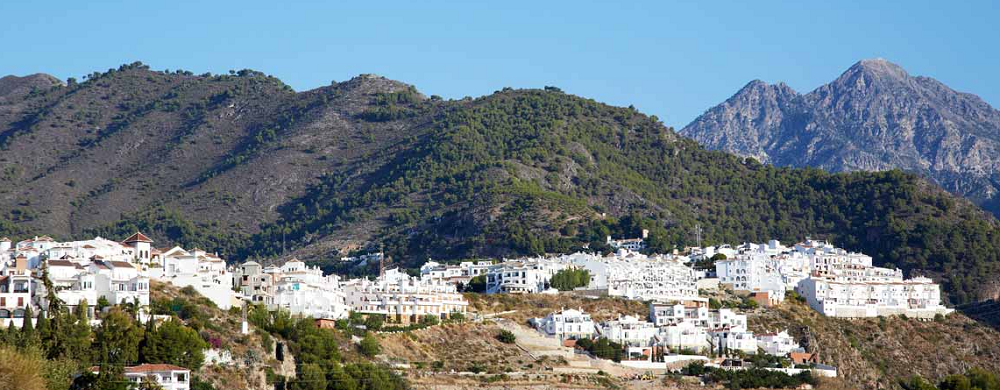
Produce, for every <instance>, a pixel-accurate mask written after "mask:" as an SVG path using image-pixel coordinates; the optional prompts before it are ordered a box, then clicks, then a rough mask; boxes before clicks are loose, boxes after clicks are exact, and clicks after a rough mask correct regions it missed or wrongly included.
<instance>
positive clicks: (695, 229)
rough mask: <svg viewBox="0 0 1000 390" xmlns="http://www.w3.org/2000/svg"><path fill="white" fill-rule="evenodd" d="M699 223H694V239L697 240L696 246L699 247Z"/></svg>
mask: <svg viewBox="0 0 1000 390" xmlns="http://www.w3.org/2000/svg"><path fill="white" fill-rule="evenodd" d="M701 232H702V230H701V224H700V223H698V224H695V225H694V239H695V241H697V242H698V247H699V248H701Z"/></svg>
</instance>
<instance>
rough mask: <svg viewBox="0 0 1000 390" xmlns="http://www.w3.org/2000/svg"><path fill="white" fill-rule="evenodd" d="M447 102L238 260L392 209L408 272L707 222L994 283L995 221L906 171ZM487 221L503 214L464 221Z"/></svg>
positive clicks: (613, 111)
mask: <svg viewBox="0 0 1000 390" xmlns="http://www.w3.org/2000/svg"><path fill="white" fill-rule="evenodd" d="M449 104H450V103H447V102H442V103H439V105H444V106H447V109H443V108H440V107H438V106H435V105H427V106H426V107H427V108H424V109H425V110H429V112H435V110H439V112H441V113H440V114H439V115H438V116H437V117H436V119H435V120H434V121H433V122H431V123H430V124H428V125H427V126H430V127H431V128H433V129H434V131H433V132H432V133H430V134H429V135H428V136H427V137H423V138H411V139H410V140H409V141H408V142H409V144H407V145H406V151H405V152H401V153H400V154H398V155H397V156H396V157H395V158H394V159H391V160H388V162H387V165H385V166H382V167H381V168H379V169H378V170H376V171H375V172H376V174H372V175H361V176H347V175H341V174H333V175H329V176H325V177H323V178H322V179H321V183H320V184H318V185H316V186H315V187H313V188H311V189H310V190H309V191H307V193H306V194H305V195H304V196H303V197H301V198H299V199H296V200H294V201H292V202H291V203H290V204H289V205H288V206H287V207H284V208H283V209H282V217H281V218H279V220H278V221H276V222H275V223H274V224H271V225H267V226H265V227H264V228H263V229H262V231H261V232H260V233H259V234H257V235H255V236H254V237H253V239H252V240H250V242H251V244H250V245H249V246H248V247H246V248H244V249H242V250H241V251H240V252H239V253H240V256H239V257H253V256H273V255H275V254H277V252H276V250H278V249H280V247H281V246H280V245H277V244H276V243H280V242H281V240H282V239H283V238H284V239H286V240H287V241H288V242H291V243H292V245H304V244H306V242H307V240H308V238H309V237H314V236H316V235H320V236H322V235H325V234H332V233H333V232H336V231H340V229H345V228H347V227H348V226H350V225H351V224H354V223H359V222H361V221H366V220H369V219H371V218H373V216H374V215H376V214H379V213H382V212H386V213H390V214H391V215H394V216H396V217H393V218H394V222H395V223H394V224H393V225H392V226H391V227H390V228H388V229H386V230H383V231H380V236H379V237H377V238H376V239H377V240H378V241H379V243H380V245H381V246H382V247H383V248H385V252H386V253H387V255H389V256H390V257H392V258H394V259H397V261H402V262H403V263H404V265H416V264H419V263H421V262H422V261H423V260H425V259H426V258H428V257H430V256H432V255H433V256H434V258H436V259H461V258H477V257H488V256H504V255H516V254H525V255H532V254H542V253H546V252H567V251H571V250H574V249H578V248H580V246H581V245H583V244H590V247H591V248H592V249H601V248H603V241H604V237H605V236H607V235H614V236H624V237H635V236H638V235H639V233H640V231H641V229H648V230H649V231H650V237H649V239H648V240H647V241H648V243H649V245H650V248H651V250H653V251H667V250H671V249H673V248H674V247H677V246H682V245H691V244H693V243H694V237H693V235H692V234H691V231H692V229H693V228H694V226H695V225H696V224H700V225H701V226H702V227H704V228H705V232H704V237H705V243H706V244H712V243H720V242H742V241H746V240H753V241H763V240H766V239H769V238H778V239H781V240H785V241H793V240H799V239H802V238H803V236H804V235H806V234H810V235H812V236H813V237H825V238H827V239H830V240H832V241H834V242H835V243H836V244H838V245H840V246H843V247H846V248H848V249H852V250H859V251H864V252H865V253H868V254H871V255H872V256H873V257H874V258H875V259H876V262H877V263H878V264H881V265H892V266H897V267H900V268H902V269H903V270H904V271H906V272H909V273H931V274H941V275H947V280H945V285H946V287H947V291H949V292H950V294H951V298H952V299H953V300H954V301H956V302H966V301H970V300H973V299H975V298H976V297H978V295H977V294H978V286H980V285H981V283H983V282H985V281H987V280H989V279H990V277H992V276H993V275H996V274H998V273H1000V270H998V268H1000V266H998V264H1000V260H998V258H997V256H1000V250H997V249H1000V229H998V228H997V224H996V221H995V220H991V219H989V218H988V217H987V216H985V215H984V214H983V213H982V212H980V211H979V210H978V209H976V208H974V207H972V206H970V205H968V204H966V203H963V202H956V201H955V200H954V199H953V198H952V197H951V196H950V195H948V194H946V193H944V192H943V191H939V190H935V189H933V188H930V187H928V186H926V185H925V184H923V183H922V182H921V181H920V180H919V179H918V178H917V177H915V176H912V175H908V174H904V173H902V172H899V171H889V172H878V173H849V174H830V173H826V172H823V171H820V170H817V169H787V168H776V167H773V166H767V165H762V164H759V163H757V162H756V161H753V160H752V159H741V158H737V157H734V156H730V155H726V154H723V153H719V152H711V151H706V150H704V149H702V148H701V147H699V146H698V145H696V144H695V143H694V142H693V141H690V140H686V139H681V138H678V137H677V136H676V135H675V134H674V133H673V132H672V131H670V130H669V129H668V128H665V127H663V126H662V125H661V124H659V123H658V122H656V121H654V120H652V119H651V118H649V117H646V116H643V115H641V114H638V113H637V112H635V111H633V110H628V109H622V108H615V107H610V106H605V105H602V104H598V103H596V102H594V101H591V100H585V99H580V98H576V97H573V96H570V95H565V94H561V93H556V92H546V91H537V90H529V91H505V92H500V93H497V94H494V95H492V96H488V97H484V98H480V99H477V100H475V101H473V102H472V103H468V104H466V103H463V104H461V105H456V106H451V105H449ZM633 195H634V196H633ZM623 197H624V198H623ZM632 198H635V199H641V201H639V202H633V203H629V205H630V207H631V208H632V209H633V210H634V212H633V213H627V214H624V215H621V216H620V217H619V218H614V217H605V218H601V217H600V215H599V213H600V212H604V211H605V210H608V208H609V207H611V206H612V203H613V201H614V200H615V199H632ZM623 201H625V200H623ZM484 212H488V213H491V214H492V215H494V216H495V217H492V218H490V219H489V220H476V219H473V218H471V217H470V216H471V215H474V214H477V213H484ZM276 248H278V249H276Z"/></svg>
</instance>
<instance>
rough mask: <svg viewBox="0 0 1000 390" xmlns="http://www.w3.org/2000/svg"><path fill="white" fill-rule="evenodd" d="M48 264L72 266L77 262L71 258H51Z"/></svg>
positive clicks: (52, 265) (51, 265) (50, 265)
mask: <svg viewBox="0 0 1000 390" xmlns="http://www.w3.org/2000/svg"><path fill="white" fill-rule="evenodd" d="M48 264H49V267H72V266H74V265H76V263H74V262H72V261H69V260H49V261H48Z"/></svg>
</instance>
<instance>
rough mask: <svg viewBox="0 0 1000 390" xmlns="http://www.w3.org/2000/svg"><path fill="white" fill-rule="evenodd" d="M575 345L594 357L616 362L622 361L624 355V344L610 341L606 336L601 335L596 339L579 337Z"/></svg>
mask: <svg viewBox="0 0 1000 390" xmlns="http://www.w3.org/2000/svg"><path fill="white" fill-rule="evenodd" d="M576 346H577V348H580V349H583V350H584V351H587V352H590V353H591V354H592V355H594V356H596V357H599V358H601V359H608V360H613V361H616V362H620V361H622V357H624V355H625V352H624V348H625V347H624V346H622V345H621V344H618V343H616V342H613V341H610V340H608V339H607V338H606V337H601V338H599V339H597V340H591V339H580V340H577V341H576Z"/></svg>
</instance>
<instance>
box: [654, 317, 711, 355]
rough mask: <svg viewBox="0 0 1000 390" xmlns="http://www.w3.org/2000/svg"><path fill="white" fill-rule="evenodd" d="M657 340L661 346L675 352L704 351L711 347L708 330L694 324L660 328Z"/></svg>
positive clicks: (684, 323)
mask: <svg viewBox="0 0 1000 390" xmlns="http://www.w3.org/2000/svg"><path fill="white" fill-rule="evenodd" d="M657 339H658V341H659V344H660V345H662V346H665V347H669V348H673V349H675V350H681V349H693V350H695V351H703V350H705V349H708V348H710V347H711V344H710V343H709V340H708V332H707V331H706V328H705V327H703V326H698V325H695V323H694V322H680V323H678V324H676V325H668V326H662V327H660V328H659V332H658V334H657Z"/></svg>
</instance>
